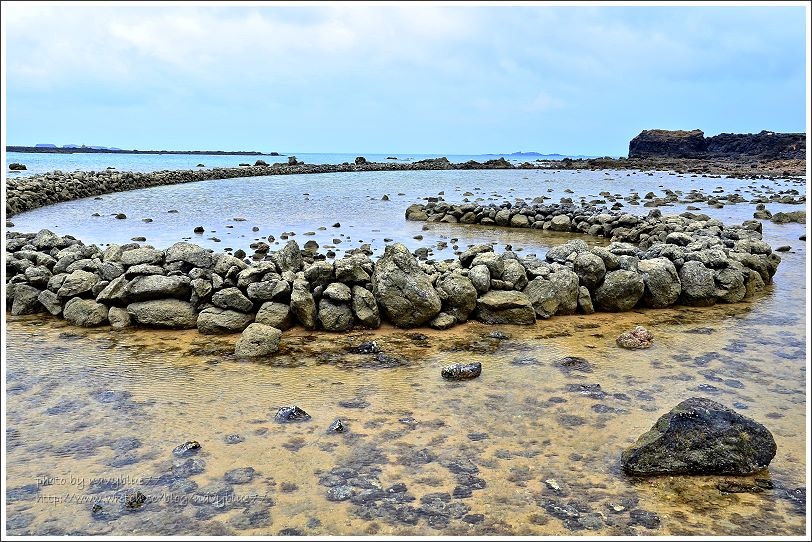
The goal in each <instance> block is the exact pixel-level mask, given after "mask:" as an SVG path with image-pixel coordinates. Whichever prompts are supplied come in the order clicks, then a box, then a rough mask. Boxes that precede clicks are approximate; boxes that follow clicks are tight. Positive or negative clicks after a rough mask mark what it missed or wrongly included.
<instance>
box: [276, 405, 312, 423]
mask: <svg viewBox="0 0 812 542" xmlns="http://www.w3.org/2000/svg"><path fill="white" fill-rule="evenodd" d="M275 419H276V421H278V422H280V423H289V422H304V421H307V420H309V419H310V414H308V413H307V412H305V411H304V410H302V409H301V408H299V407H297V406H296V405H294V406H289V407H282V408H280V409H279V410H278V411H277V412H276V416H275Z"/></svg>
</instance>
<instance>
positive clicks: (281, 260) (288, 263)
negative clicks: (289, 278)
mask: <svg viewBox="0 0 812 542" xmlns="http://www.w3.org/2000/svg"><path fill="white" fill-rule="evenodd" d="M274 259H275V261H276V265H277V266H278V267H279V269H280V270H282V271H292V272H294V273H296V272H297V271H301V269H302V251H301V250H300V249H299V244H298V243H297V242H296V241H294V240H293V239H291V240H290V241H288V242H287V244H286V245H285V246H284V247H282V250H280V251H279V252H277V253H276V254H274Z"/></svg>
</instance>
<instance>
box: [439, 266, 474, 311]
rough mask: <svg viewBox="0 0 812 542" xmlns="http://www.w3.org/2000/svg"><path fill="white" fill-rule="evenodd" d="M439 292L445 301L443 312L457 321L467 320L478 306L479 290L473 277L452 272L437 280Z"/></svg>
mask: <svg viewBox="0 0 812 542" xmlns="http://www.w3.org/2000/svg"><path fill="white" fill-rule="evenodd" d="M437 293H438V294H439V296H440V299H441V300H442V302H443V312H445V313H446V314H448V315H450V316H452V317H453V318H454V320H455V322H465V321H467V320H468V316H469V315H470V314H471V313H472V312H473V311H474V309H475V308H476V298H477V290H476V288H475V287H474V285H473V283H472V282H471V279H469V278H468V277H464V276H462V275H459V274H457V273H451V274H449V275H446V276H445V277H441V278H440V279H438V280H437Z"/></svg>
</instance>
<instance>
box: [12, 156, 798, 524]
mask: <svg viewBox="0 0 812 542" xmlns="http://www.w3.org/2000/svg"><path fill="white" fill-rule="evenodd" d="M137 158H142V157H140V156H139V157H137ZM145 158H148V157H145ZM230 158H234V157H230ZM305 160H306V158H305ZM207 165H208V164H207ZM168 167H169V166H168V165H167V163H166V162H165V163H164V164H163V165H162V166H161V167H160V169H166V168H168ZM59 169H63V170H64V169H67V168H66V167H65V166H60V167H59ZM130 169H131V168H130ZM789 187H792V188H797V189H799V190H802V191H803V192H804V193H805V187H804V186H803V185H802V184H801V185H798V184H797V183H794V182H791V181H786V180H779V181H776V182H771V181H764V180H759V181H745V180H737V179H719V178H706V177H690V176H681V175H676V174H669V173H667V172H662V173H656V174H652V175H649V174H643V173H637V172H631V171H610V172H603V171H601V172H589V171H525V170H521V171H440V172H425V171H421V172H368V173H358V174H326V175H311V176H276V177H256V178H247V179H231V180H225V181H206V182H200V183H192V184H184V185H177V186H167V187H160V188H154V189H148V190H137V191H131V192H123V193H119V194H109V195H106V196H103V197H102V199H92V198H91V199H86V200H79V201H75V202H68V203H64V204H59V205H54V206H50V207H45V208H42V209H37V210H34V211H31V212H28V213H24V214H21V215H19V216H15V217H13V218H12V220H13V222H14V223H15V226H14V228H13V229H14V230H18V231H37V230H38V229H40V228H46V227H47V228H50V229H52V230H54V231H56V232H59V233H62V234H65V233H71V234H74V235H76V236H77V237H78V238H80V239H83V240H84V241H85V242H87V243H97V244H100V245H103V244H105V243H108V242H127V241H128V240H129V239H130V238H132V237H134V236H141V235H143V236H144V237H146V238H147V243H149V244H153V245H154V246H156V247H159V248H166V247H167V246H169V245H170V244H172V243H173V242H176V241H178V240H180V239H182V238H191V239H192V241H193V242H196V243H199V244H203V245H205V246H209V247H211V248H214V249H216V250H220V249H222V248H224V247H230V248H233V249H237V248H243V249H248V245H249V244H250V243H251V242H253V240H255V239H266V238H267V236H268V235H273V236H275V237H276V238H277V239H278V238H279V235H280V234H281V233H282V232H291V231H292V232H295V233H296V235H295V236H293V238H294V239H297V240H298V241H299V243H300V244H302V243H303V242H304V241H306V240H309V239H315V240H316V241H317V242H319V244H320V245H321V246H322V249H324V248H325V247H327V246H332V247H335V250H336V252H338V253H339V256H340V255H341V251H342V250H345V249H347V248H351V247H355V246H358V244H360V243H361V242H367V243H371V245H372V248H373V250H374V251H375V252H376V254H380V252H381V250H382V248H383V246H384V245H385V244H386V242H387V241H385V239H394V240H396V241H403V242H405V243H406V244H407V245H408V246H410V247H412V248H415V247H417V246H433V247H434V249H435V257H437V258H450V257H453V251H452V249H451V248H448V249H444V250H441V249H440V248H439V247H438V246H437V243H438V242H439V241H445V242H448V243H449V244H457V245H458V246H459V247H460V248H465V247H467V246H468V245H469V244H473V243H478V242H483V241H492V242H495V243H496V245H497V250H501V249H503V248H504V247H505V246H506V245H508V244H509V245H511V246H512V247H513V248H514V250H515V249H522V251H523V253H527V252H535V253H538V254H539V255H542V254H543V253H544V251H545V250H546V249H547V248H549V247H550V246H552V245H555V244H557V243H560V242H562V241H565V240H567V239H569V238H572V237H571V236H562V235H552V234H549V233H545V232H540V231H535V230H533V231H530V230H511V229H499V228H492V229H489V228H483V227H466V226H461V225H448V224H436V223H433V224H424V223H415V222H406V221H405V220H404V218H403V212H404V210H405V208H406V206H407V205H408V204H409V203H412V202H415V201H421V199H420V198H422V197H425V196H429V195H442V196H443V197H445V198H446V199H447V200H448V201H461V200H463V199H464V198H468V199H469V200H471V201H475V200H477V199H481V201H484V202H488V201H495V202H501V201H504V200H509V201H513V200H514V199H515V198H517V197H523V198H532V197H535V196H539V195H545V196H549V197H551V198H552V201H558V199H559V198H560V197H572V198H574V199H575V200H576V201H578V200H579V199H580V198H581V197H583V198H584V199H586V200H587V201H588V200H590V199H593V198H597V197H599V196H598V194H599V193H600V192H601V191H609V192H610V193H613V194H619V195H621V196H624V195H627V194H629V193H630V192H632V191H637V192H639V193H640V194H641V195H643V194H645V193H646V192H648V191H652V192H655V193H656V194H657V195H661V194H662V191H663V189H664V188H672V189H675V190H683V191H686V192H687V191H689V190H690V189H692V188H696V189H697V190H703V191H705V192H706V193H711V192H713V191H716V190H723V191H726V192H731V191H736V190H738V191H739V192H740V193H741V194H742V195H744V196H745V197H748V196H750V195H753V194H756V193H759V192H763V191H765V190H769V189H773V190H778V189H784V188H789ZM568 190H569V191H571V192H572V193H570V192H568ZM441 193H442V194H441ZM384 194H387V195H388V196H389V198H390V199H389V200H388V201H387V200H383V199H382V196H383V195H384ZM466 194H468V195H466ZM699 206H700V207H701V208H702V209H701V211H702V212H706V213H708V214H709V215H711V216H714V217H718V218H720V219H722V220H723V221H725V222H741V221H743V220H746V219H748V218H751V217H752V213H753V210H754V209H753V206H752V205H749V204H738V205H729V206H726V207H725V208H723V209H713V208H707V207H706V206H704V205H702V204H700V205H699ZM685 207H686V206H685V205H675V206H673V207H663V208H662V209H661V210H662V211H663V213H664V214H672V213H679V212H682V211H683V210H684V209H685ZM768 208H770V209H771V210H772V211H773V212H775V211H778V210H782V209H783V210H797V209H798V208H799V207H797V206H796V207H793V206H789V205H786V206H778V205H768ZM626 209H627V210H629V211H630V212H633V213H637V214H645V213H646V212H647V211H648V209H646V208H643V207H642V206H632V205H628V204H627V206H626ZM170 210H173V211H177V212H173V213H169V212H168V211H170ZM118 212H124V213H125V214H127V217H128V218H127V219H126V220H117V219H114V218H113V216H111V214H112V213H118ZM94 213H98V215H99V216H95V217H94V216H92V215H93V214H94ZM144 218H151V219H153V221H152V222H149V223H147V222H143V221H142V219H144ZM235 218H244V219H245V220H244V221H242V220H239V221H238V220H234V219H235ZM335 223H340V226H338V227H334V226H333V224H335ZM197 225H203V226H204V227H205V228H206V230H207V231H206V233H204V234H203V235H200V236H197V235H194V234H192V229H193V228H194V227H195V226H197ZM254 227H257V228H258V231H253V228H254ZM319 228H324V229H319ZM424 228H425V229H424ZM805 230H806V227H805V225H801V224H786V225H777V224H772V223H769V222H766V223H765V224H764V237H765V240H766V241H767V242H768V243H770V244H771V245H772V246H773V247H777V246H780V245H790V246H791V250H790V252H788V253H783V254H782V258H783V262H782V264H781V265H780V266H779V269H778V273H777V274H776V276H775V283H774V285H773V286H771V287H769V288H768V289H767V290H766V291H765V292H764V294H763V295H762V296H760V297H759V298H758V299H757V300H756V301H754V302H747V303H738V304H734V305H719V306H716V307H710V308H685V307H681V308H675V309H668V310H637V311H632V312H628V313H623V314H595V315H591V316H582V315H574V316H571V317H554V318H552V319H550V320H546V321H540V322H539V323H538V324H537V325H535V326H526V327H523V326H501V327H500V328H499V329H501V330H502V331H505V332H507V333H508V334H509V335H510V339H508V340H506V341H499V340H495V339H491V338H489V337H488V334H489V333H490V332H491V331H493V329H494V328H493V327H490V326H486V325H482V324H479V323H476V322H472V323H469V324H467V325H463V326H457V327H455V328H454V329H452V330H449V331H445V332H438V331H434V330H428V329H427V330H423V329H421V330H419V331H420V332H421V333H423V334H424V337H419V336H415V335H414V334H413V332H411V331H404V330H398V329H393V328H391V327H384V328H382V329H380V330H376V331H371V332H363V331H359V332H354V333H350V334H336V335H332V334H325V333H321V332H316V333H309V332H306V331H303V330H291V331H288V332H286V333H285V334H284V336H283V340H282V348H281V350H280V353H279V355H278V356H276V357H274V358H272V359H270V360H267V361H263V362H251V363H249V362H241V361H238V360H236V359H234V357H233V355H232V354H233V348H234V342H235V341H236V338H237V336H226V337H204V336H201V335H198V334H197V333H196V332H194V331H183V332H174V331H156V330H127V331H123V332H117V333H114V332H111V331H110V330H108V329H105V328H102V329H98V330H83V329H79V328H74V327H71V326H67V325H66V324H65V323H64V322H63V321H61V320H56V319H53V318H48V317H43V316H32V317H18V318H13V317H8V316H7V320H6V339H7V344H6V359H7V374H6V386H7V396H6V404H7V406H6V421H7V433H6V438H7V442H8V452H7V457H6V459H7V462H6V464H7V473H6V487H7V488H8V489H7V490H6V491H7V493H6V495H7V507H6V512H7V517H8V520H7V526H8V527H9V532H10V533H13V534H40V535H57V534H97V535H102V534H111V535H122V534H193V533H194V534H203V533H210V534H238V535H269V534H274V535H275V534H292V533H294V534H295V533H301V534H306V535H311V536H317V535H330V534H333V535H359V534H367V535H493V534H498V535H568V534H582V535H583V534H589V535H627V536H628V535H686V534H695V535H708V534H719V535H730V536H742V535H802V534H804V532H805V530H806V519H805V515H804V512H805V510H804V506H803V504H798V500H797V498H796V497H798V496H799V495H800V494H801V493H800V492H798V491H796V490H797V488H803V487H805V483H806V480H805V478H806V471H807V465H806V448H805V446H806V431H805V427H806V410H807V397H806V385H805V383H806V378H807V367H806V357H807V356H806V352H807V346H806V343H807V331H806V329H807V324H808V322H806V316H805V313H806V306H805V298H806V288H807V282H808V275H807V273H808V271H807V269H806V266H805V260H806V255H807V248H806V243H805V242H803V241H799V240H798V237H799V236H800V235H801V234H803V233H805ZM311 232H312V233H313V235H307V234H308V233H311ZM415 236H423V239H422V240H418V239H414V237H415ZM212 238H216V239H219V241H215V240H213V239H212ZM585 239H586V240H587V241H588V242H601V241H600V240H595V239H590V238H585ZM454 240H456V241H454ZM337 241H340V242H337ZM520 254H521V253H520ZM637 324H642V325H645V326H647V327H648V328H649V329H650V330H651V331H652V332H653V333H654V335H655V346H654V347H652V348H651V349H649V350H645V351H627V350H622V349H620V348H618V347H617V346H616V345H615V343H614V339H615V337H617V335H618V334H619V333H621V332H622V331H626V330H628V329H630V328H631V327H633V326H634V325H637ZM371 339H374V340H376V341H378V343H379V344H380V345H381V347H382V348H383V350H384V351H385V352H386V353H387V354H389V355H392V356H397V357H399V358H401V359H402V360H403V361H404V363H403V365H401V366H399V367H396V368H390V369H381V368H376V367H375V363H373V362H371V359H370V358H369V357H365V356H361V355H354V354H348V353H347V352H346V350H345V347H347V346H352V345H357V344H359V343H360V342H362V341H364V340H371ZM564 356H578V357H581V358H583V359H584V360H585V361H586V364H587V365H586V366H584V370H582V371H569V372H568V371H563V370H562V369H561V368H560V365H558V364H557V361H558V360H560V359H561V358H562V357H564ZM460 361H465V362H469V361H480V362H481V363H482V364H483V373H482V376H481V377H480V378H478V379H476V380H473V381H469V382H462V383H450V382H446V381H444V380H443V379H442V378H440V368H441V367H442V366H443V365H445V364H447V363H451V362H460ZM573 384H600V386H601V388H602V389H603V390H604V391H605V392H606V393H607V395H606V396H605V397H602V398H591V397H588V396H585V395H582V394H579V393H574V392H573V391H572V388H571V385H573ZM692 396H702V397H709V398H711V399H714V400H717V401H719V402H721V403H723V404H725V405H728V406H732V405H733V404H734V403H735V404H736V405H738V406H737V407H736V408H737V409H738V410H739V411H740V412H742V413H743V414H745V415H748V416H750V417H752V418H754V419H756V420H758V421H760V422H762V423H764V424H765V425H766V426H767V427H768V428H769V429H770V430H771V431H772V433H773V435H774V436H775V439H776V441H777V443H778V454H777V455H776V457H775V459H774V460H773V462H772V464H771V465H770V468H769V469H768V471H765V472H764V473H761V474H760V475H759V477H762V478H768V479H770V480H771V481H772V482H773V484H774V486H775V489H773V490H767V491H764V492H762V493H758V494H749V493H744V494H728V493H721V492H720V491H719V489H718V488H717V485H718V484H719V483H720V482H722V481H724V480H725V478H724V477H662V478H651V479H646V480H644V481H639V480H635V479H630V478H627V477H625V476H624V475H623V473H622V471H621V470H620V467H619V456H620V453H621V451H622V450H623V449H624V447H626V446H628V445H629V444H631V443H632V442H634V440H635V439H636V438H637V437H638V436H639V435H640V434H641V433H642V432H644V431H646V430H647V429H649V428H650V427H651V425H652V424H653V423H654V422H655V421H656V420H657V418H658V417H659V416H660V415H662V414H663V413H665V412H667V411H668V410H669V409H671V408H672V407H673V406H674V405H676V404H677V403H678V402H680V401H682V400H684V399H686V398H688V397H692ZM290 404H296V405H298V406H300V407H302V408H304V409H305V410H306V411H308V412H309V413H310V414H311V415H312V416H313V420H312V421H311V422H308V423H304V424H294V425H279V424H276V423H274V421H273V415H274V413H275V411H276V409H277V408H279V407H281V406H284V405H290ZM336 418H341V419H342V420H343V421H344V422H345V423H346V424H347V425H348V427H349V431H348V433H347V434H345V435H328V434H326V433H325V429H326V427H327V426H328V425H329V424H330V423H331V422H332V421H333V420H334V419H336ZM234 435H236V436H238V437H239V438H234ZM189 439H195V440H198V441H199V442H200V443H201V444H202V451H201V453H200V455H199V456H198V459H201V460H202V464H197V466H196V467H195V469H194V472H189V465H186V466H184V465H182V464H181V463H182V462H181V461H179V460H173V457H172V454H171V450H172V448H174V447H175V446H176V445H178V444H180V443H182V442H184V441H186V440H189ZM173 461H174V462H173ZM247 467H250V468H251V469H253V470H251V471H248V470H241V471H235V469H246V468H247ZM247 473H248V474H247ZM156 478H158V479H159V480H163V482H161V483H159V484H157V485H156V484H155V483H154V482H153V480H155V479H156ZM171 480H174V481H171ZM738 481H740V482H744V483H750V484H752V483H753V477H747V478H744V479H739V480H738ZM91 484H92V485H91ZM401 484H402V485H401ZM331 487H338V488H339V489H338V490H337V489H332V490H331ZM346 488H349V489H346ZM376 488H383V489H387V488H397V491H392V492H386V496H385V497H383V496H382V495H381V494H379V493H376V492H375V489H376ZM401 489H405V491H404V492H401V491H400V490H401ZM345 490H346V491H350V492H351V493H352V495H353V496H352V497H351V498H350V499H348V500H341V501H337V500H336V498H337V495H340V494H341V491H345ZM136 491H140V492H142V493H143V494H144V495H145V496H147V497H148V499H149V500H148V501H147V503H146V505H145V506H144V507H143V508H142V509H140V510H139V511H137V512H131V511H127V510H126V509H123V508H122V506H121V500H122V499H123V498H124V496H125V495H127V494H131V493H134V492H136ZM364 492H366V493H364ZM94 504H99V506H101V509H97V510H96V512H94V509H93V505H94Z"/></svg>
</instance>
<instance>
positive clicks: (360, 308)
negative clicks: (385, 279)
mask: <svg viewBox="0 0 812 542" xmlns="http://www.w3.org/2000/svg"><path fill="white" fill-rule="evenodd" d="M352 312H353V314H355V317H356V318H357V319H358V321H359V322H361V324H363V325H364V326H366V327H369V328H372V329H376V328H378V327H380V325H381V313H380V311H379V310H378V303H377V302H376V301H375V296H374V295H372V292H370V291H369V290H367V289H366V288H362V287H361V286H353V287H352Z"/></svg>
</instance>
